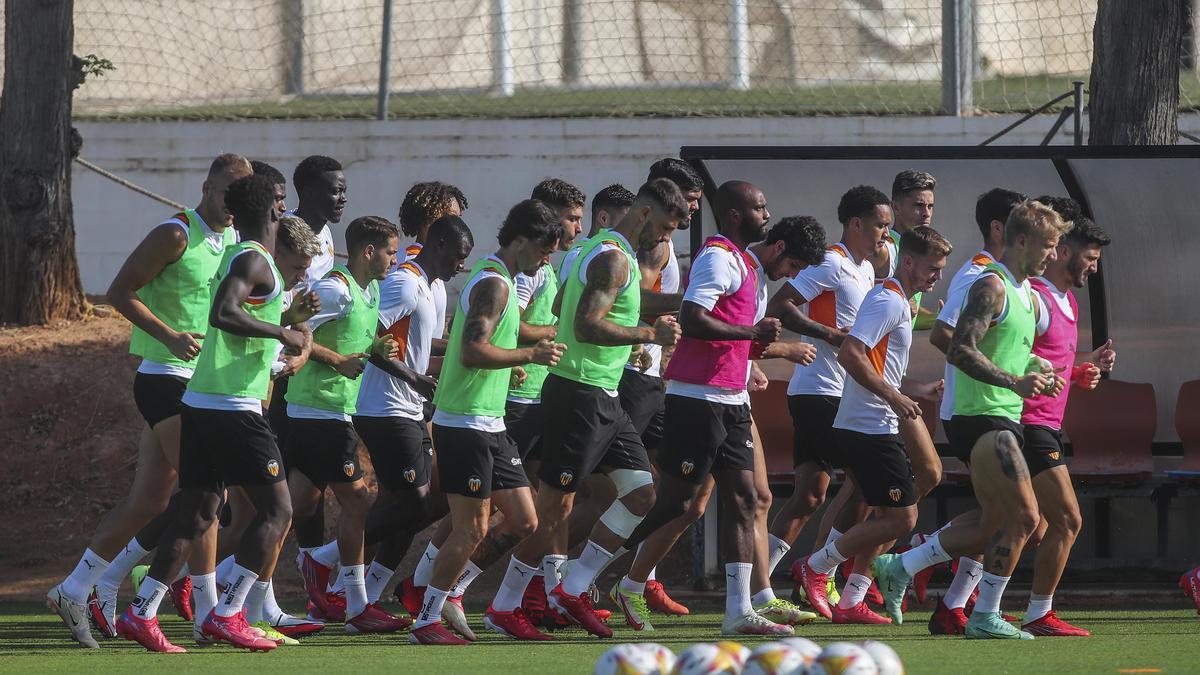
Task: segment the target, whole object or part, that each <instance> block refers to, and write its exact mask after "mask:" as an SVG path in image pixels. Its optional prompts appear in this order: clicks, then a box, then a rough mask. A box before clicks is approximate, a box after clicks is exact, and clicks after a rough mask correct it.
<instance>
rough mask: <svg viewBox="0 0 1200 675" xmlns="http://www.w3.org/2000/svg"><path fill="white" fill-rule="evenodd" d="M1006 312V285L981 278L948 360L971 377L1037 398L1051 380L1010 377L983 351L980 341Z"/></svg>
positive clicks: (974, 286) (989, 277) (1032, 376)
mask: <svg viewBox="0 0 1200 675" xmlns="http://www.w3.org/2000/svg"><path fill="white" fill-rule="evenodd" d="M1003 310H1004V282H1002V281H1000V280H999V279H997V278H996V277H995V275H991V274H988V275H984V276H981V277H980V278H979V279H978V280H976V281H975V283H974V284H972V285H971V290H970V292H969V293H968V294H967V304H966V305H965V306H964V307H963V311H962V315H961V316H959V318H958V325H956V326H955V327H954V336H953V337H952V338H951V339H950V348H949V349H948V350H947V351H946V360H947V361H949V362H950V365H952V366H954V367H955V368H958V369H959V370H961V371H963V372H964V373H966V374H967V375H969V376H970V377H972V378H974V379H976V380H979V381H980V382H983V383H985V384H990V385H992V386H995V387H1002V388H1004V389H1010V390H1012V391H1014V392H1016V393H1018V394H1020V395H1021V397H1022V398H1033V397H1034V396H1036V395H1038V394H1039V393H1041V391H1042V390H1043V389H1045V388H1046V386H1047V385H1048V383H1049V382H1048V378H1047V377H1046V376H1045V375H1043V374H1041V373H1039V372H1033V373H1029V374H1027V375H1018V374H1015V373H1010V372H1007V371H1005V370H1004V369H1002V368H999V367H997V366H996V364H994V363H992V362H991V360H990V359H989V358H988V357H987V356H986V355H984V354H983V352H981V351H979V341H980V340H982V339H983V337H984V336H985V335H987V332H988V328H989V327H990V326H991V322H992V319H994V318H996V316H998V315H999V314H1000V312H1002V311H1003Z"/></svg>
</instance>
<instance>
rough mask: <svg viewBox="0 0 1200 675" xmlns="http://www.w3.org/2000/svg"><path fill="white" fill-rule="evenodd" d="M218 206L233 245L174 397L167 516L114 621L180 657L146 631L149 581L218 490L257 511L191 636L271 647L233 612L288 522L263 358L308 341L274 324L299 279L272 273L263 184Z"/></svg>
mask: <svg viewBox="0 0 1200 675" xmlns="http://www.w3.org/2000/svg"><path fill="white" fill-rule="evenodd" d="M225 203H226V208H227V210H228V211H229V212H230V213H231V214H232V216H233V220H234V224H235V227H236V228H237V229H238V233H239V234H240V235H241V241H240V242H239V243H237V244H235V245H232V246H230V247H228V248H227V249H226V252H225V255H224V257H223V258H222V260H221V264H220V265H219V266H218V268H217V273H216V276H215V277H214V278H213V288H214V292H213V302H212V309H211V311H210V313H209V324H210V325H209V328H208V331H207V333H206V334H205V338H204V340H205V349H204V350H202V351H201V353H200V358H199V359H198V361H197V363H196V371H195V374H194V375H193V377H192V379H191V380H190V381H189V382H188V388H187V392H186V393H185V394H184V396H183V406H182V409H181V413H182V414H181V417H182V428H181V429H182V430H181V439H182V440H181V445H180V467H179V484H180V494H179V507H178V510H177V515H176V519H175V521H174V522H173V523H172V524H171V526H170V528H169V529H168V532H167V534H166V535H165V536H164V537H163V538H162V539H161V540H160V541H159V545H158V547H157V551H156V552H155V556H154V564H153V565H151V567H150V572H149V573H148V574H147V576H146V577H145V579H144V580H143V581H142V584H141V587H140V589H139V592H138V596H137V598H136V599H135V600H134V602H133V604H132V605H130V607H129V608H128V609H126V611H125V613H124V614H122V615H121V617H120V618H119V619H118V620H117V632H118V633H119V634H121V635H122V636H123V637H126V638H127V639H130V640H134V641H136V642H138V643H139V644H141V645H142V646H143V647H145V648H146V649H148V650H150V651H157V652H179V651H183V649H182V648H180V647H177V646H175V645H173V644H171V643H170V642H169V641H168V640H167V639H166V637H165V636H163V634H162V631H161V630H160V629H159V627H158V620H157V618H156V613H157V610H158V604H159V602H161V600H162V597H163V595H164V594H165V593H166V591H167V587H166V585H165V584H163V583H162V581H161V580H162V579H171V578H173V577H174V574H175V572H176V570H177V569H178V567H179V565H180V564H181V562H182V559H183V558H185V557H186V556H187V553H188V551H189V549H190V548H191V546H192V542H193V541H195V540H196V539H197V538H198V537H201V536H203V535H204V533H205V532H206V531H208V530H209V529H210V528H211V527H212V526H213V525H214V523H215V521H216V516H217V508H218V506H219V504H220V501H221V494H222V492H223V490H224V488H225V486H226V485H240V486H242V487H243V489H244V490H245V492H246V494H247V495H248V496H249V497H250V500H251V502H252V503H253V505H254V509H255V511H256V512H257V513H256V516H255V520H254V522H253V523H252V524H251V526H250V528H249V530H248V531H247V533H246V535H245V536H244V537H243V541H242V545H241V546H240V547H239V549H238V552H237V563H236V564H235V565H234V568H233V571H232V573H231V575H230V576H229V577H228V578H226V579H224V580H223V581H224V582H225V589H226V590H225V592H224V594H223V596H222V598H221V599H220V600H219V601H218V602H217V605H216V606H215V607H213V608H212V609H211V610H210V611H208V612H207V616H206V618H205V620H204V622H203V632H204V634H205V636H206V637H208V638H211V639H213V640H221V641H225V642H230V643H232V644H234V645H236V646H238V647H242V648H249V649H256V650H263V651H267V650H270V649H274V648H275V642H273V641H271V640H267V639H264V638H261V637H258V635H257V634H255V633H252V632H251V629H250V627H249V626H248V625H247V624H246V622H245V615H244V613H243V611H242V605H243V603H244V602H245V599H246V596H247V594H248V593H249V592H250V590H251V587H252V586H253V584H254V582H255V581H256V580H257V578H258V573H259V572H260V571H263V572H267V573H269V572H270V569H271V568H272V567H273V565H274V557H275V555H276V554H277V553H278V548H279V543H280V541H281V539H282V537H283V535H284V533H285V532H286V531H287V524H288V520H289V518H290V517H291V504H290V500H289V499H288V493H287V483H286V480H285V477H284V475H283V471H282V470H281V457H280V454H279V449H278V447H277V446H276V443H275V437H274V435H273V434H272V433H271V429H270V427H269V426H268V425H267V422H266V420H265V419H264V418H263V416H262V412H261V411H262V401H263V400H264V399H265V398H266V396H267V387H268V384H269V382H270V378H271V364H272V362H273V361H274V360H275V350H274V348H273V347H272V346H271V345H272V343H274V342H276V341H278V342H281V343H283V345H284V347H285V348H286V349H288V350H291V352H292V353H293V354H294V356H295V357H296V358H297V361H298V362H297V363H295V364H294V365H293V366H292V368H293V369H294V368H298V367H301V366H302V365H303V361H304V360H305V359H306V358H307V355H308V352H309V350H310V348H311V341H312V338H311V335H309V334H308V333H306V332H304V331H302V330H294V329H291V328H286V327H283V326H280V325H279V321H280V319H281V315H282V309H283V294H284V293H285V291H286V287H287V286H291V285H294V284H295V283H297V282H298V281H300V279H302V278H303V275H304V271H305V269H306V268H307V266H308V262H309V261H308V257H307V256H305V255H302V253H303V252H294V253H297V254H298V255H297V258H298V259H299V262H298V264H296V265H295V266H294V267H292V268H291V269H289V270H287V271H288V276H287V277H284V276H283V275H282V274H281V273H280V270H279V268H278V267H277V266H276V264H275V260H274V257H273V255H272V254H273V252H274V249H275V246H276V230H277V228H278V224H279V220H278V214H277V213H276V211H275V208H274V195H273V189H272V186H271V184H270V181H269V180H268V179H267V178H264V177H262V176H247V177H245V178H242V179H239V180H238V181H235V182H234V183H233V184H232V185H230V186H229V188H228V191H227V194H226V200H225ZM268 576H269V574H268ZM200 599H201V598H200V597H199V596H198V598H197V601H198V602H199V601H200ZM198 609H200V610H201V611H202V612H203V610H204V609H205V608H204V607H198Z"/></svg>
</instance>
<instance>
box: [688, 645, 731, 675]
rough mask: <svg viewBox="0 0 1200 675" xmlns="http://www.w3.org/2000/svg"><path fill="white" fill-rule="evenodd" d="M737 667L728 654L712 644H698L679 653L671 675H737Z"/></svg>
mask: <svg viewBox="0 0 1200 675" xmlns="http://www.w3.org/2000/svg"><path fill="white" fill-rule="evenodd" d="M737 672H738V667H737V664H736V663H734V661H733V657H732V656H730V655H729V653H728V652H725V651H722V650H721V649H720V648H719V647H717V646H716V645H713V644H708V643H700V644H698V645H692V646H691V647H688V648H687V649H685V650H683V651H682V652H679V658H678V659H677V660H676V661H675V668H674V669H673V670H671V675H717V673H722V674H724V673H728V674H729V675H737Z"/></svg>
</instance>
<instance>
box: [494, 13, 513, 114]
mask: <svg viewBox="0 0 1200 675" xmlns="http://www.w3.org/2000/svg"><path fill="white" fill-rule="evenodd" d="M511 13H512V8H511V7H510V5H509V0H492V70H493V73H492V84H493V86H494V88H495V92H496V93H497V94H499V95H501V96H512V95H513V93H514V92H515V91H516V86H515V85H514V84H513V80H514V75H513V58H512V40H511V39H510V37H511V36H510V32H511V31H512V20H511V19H512V16H511Z"/></svg>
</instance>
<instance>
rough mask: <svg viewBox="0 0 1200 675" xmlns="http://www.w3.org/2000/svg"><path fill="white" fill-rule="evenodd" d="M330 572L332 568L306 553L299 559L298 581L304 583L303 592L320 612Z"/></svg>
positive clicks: (323, 605)
mask: <svg viewBox="0 0 1200 675" xmlns="http://www.w3.org/2000/svg"><path fill="white" fill-rule="evenodd" d="M332 572H333V568H331V567H328V566H326V565H322V564H321V563H319V562H317V561H316V559H315V558H313V557H312V554H311V553H309V552H307V551H305V552H304V555H303V556H301V557H300V579H301V580H302V581H303V582H304V591H305V592H306V593H308V599H309V600H311V601H312V603H313V604H314V605H316V606H317V607H318V608H320V609H321V610H322V611H325V602H326V600H325V595H326V593H325V589H327V588H328V587H329V575H330V573H332ZM326 616H328V615H326Z"/></svg>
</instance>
